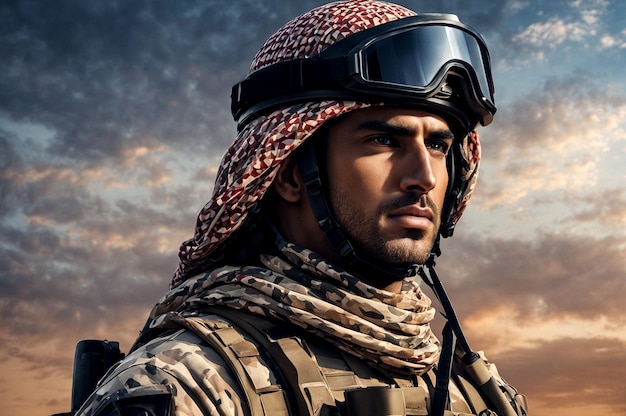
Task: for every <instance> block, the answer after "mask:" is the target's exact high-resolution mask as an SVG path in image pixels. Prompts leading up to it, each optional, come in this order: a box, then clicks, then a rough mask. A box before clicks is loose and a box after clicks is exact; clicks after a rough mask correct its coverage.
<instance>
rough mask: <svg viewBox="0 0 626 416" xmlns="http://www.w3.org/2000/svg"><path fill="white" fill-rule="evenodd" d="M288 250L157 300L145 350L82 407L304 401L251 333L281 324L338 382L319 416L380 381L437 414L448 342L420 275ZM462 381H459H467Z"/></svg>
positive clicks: (218, 411)
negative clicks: (355, 268)
mask: <svg viewBox="0 0 626 416" xmlns="http://www.w3.org/2000/svg"><path fill="white" fill-rule="evenodd" d="M281 252H282V256H263V257H262V263H263V266H255V267H252V266H247V267H234V266H226V267H221V268H218V269H215V270H214V271H212V272H210V273H205V274H202V275H198V276H196V277H195V278H192V279H188V280H187V281H186V282H185V283H184V284H183V285H181V286H179V287H177V288H176V289H173V290H172V291H170V292H169V293H168V294H167V295H166V296H165V297H164V298H163V299H162V300H161V301H160V302H159V303H158V304H157V305H156V306H155V307H154V309H153V311H152V315H151V317H150V319H149V320H148V323H147V324H146V327H145V328H144V331H143V334H142V336H141V337H140V339H139V340H138V343H137V348H136V349H135V351H133V352H132V353H131V354H130V355H129V356H128V357H126V359H124V360H123V361H122V362H121V363H120V364H118V365H117V366H116V367H114V368H113V369H112V370H111V371H110V372H109V373H108V374H107V375H106V376H105V377H104V379H103V381H102V382H101V383H100V384H99V386H98V388H97V390H96V392H95V393H94V394H93V395H92V396H91V397H90V399H89V400H88V401H87V403H86V404H85V405H84V406H83V408H82V409H81V410H80V411H79V412H78V415H85V416H90V415H98V414H109V413H107V412H108V410H107V411H105V409H109V410H110V409H112V406H114V405H115V403H117V405H118V406H122V407H123V406H127V405H132V403H134V402H133V400H134V401H136V402H138V403H140V402H141V400H145V399H146V398H148V399H149V398H150V397H162V398H163V400H165V399H166V398H168V397H170V395H171V402H168V403H170V404H169V405H170V406H171V407H172V409H174V410H175V414H177V415H198V414H212V415H213V414H215V415H242V414H247V411H248V410H247V409H248V408H249V407H250V406H251V404H250V397H249V396H250V394H249V393H248V392H247V390H246V388H243V387H242V382H248V383H250V385H251V386H252V391H253V392H255V393H256V394H258V395H260V396H262V395H265V394H269V395H271V394H280V397H281V398H282V397H287V402H289V401H292V402H293V398H290V397H288V396H289V395H290V394H291V393H293V389H294V388H297V386H296V387H294V386H291V385H289V383H287V382H285V381H284V380H285V378H284V376H283V375H281V373H282V371H283V370H284V369H278V368H277V365H276V362H273V360H272V358H271V357H274V355H272V354H273V353H272V351H267V350H266V345H264V343H262V342H259V341H258V337H255V336H253V335H252V334H251V333H250V332H246V328H247V329H248V331H250V330H251V328H252V327H254V328H263V326H266V327H268V328H270V329H274V328H280V331H279V332H280V333H281V335H280V336H276V335H272V336H271V337H272V342H278V340H279V339H280V340H289V341H284V342H294V341H293V340H297V341H296V343H295V344H294V345H296V344H297V345H299V346H301V347H302V348H301V349H302V352H303V353H304V355H302V354H301V355H300V357H301V358H300V360H302V359H304V360H310V361H311V362H312V363H314V364H315V366H316V367H317V368H319V372H320V374H321V375H320V377H319V381H320V382H321V383H323V384H324V385H325V386H326V387H325V389H327V390H326V392H325V396H324V397H322V399H317V398H314V399H312V402H311V403H309V409H310V411H311V413H310V414H335V413H334V412H333V413H328V412H330V411H331V409H332V410H333V411H335V410H336V409H338V410H337V411H339V412H342V409H344V410H343V411H345V403H346V397H345V391H346V390H348V391H349V390H354V389H359V388H364V387H373V386H379V387H381V386H384V387H390V386H393V387H396V388H404V389H411V388H413V390H406V391H410V392H411V397H412V400H413V405H412V406H413V407H412V409H413V410H412V411H413V413H406V414H428V413H427V412H428V407H429V398H430V394H431V390H432V386H433V376H434V373H433V371H432V369H433V367H434V366H435V364H436V362H437V359H438V354H439V341H438V340H437V339H436V338H435V336H434V335H433V334H432V332H431V331H430V326H429V322H430V320H431V319H432V317H433V315H434V310H433V309H432V307H431V305H430V300H429V299H428V298H427V297H426V295H425V294H424V293H422V292H421V290H420V288H419V285H418V284H417V282H416V281H415V280H412V279H407V280H406V281H405V282H404V290H403V291H402V293H400V294H393V293H390V292H386V291H383V290H380V289H376V288H374V287H371V286H368V285H366V284H364V283H363V282H361V281H360V280H358V279H356V278H354V277H353V276H351V275H350V274H348V273H346V272H345V271H342V270H340V269H337V268H336V267H334V266H333V265H331V264H330V263H327V262H326V261H324V260H323V259H322V258H321V257H319V256H318V255H316V254H315V253H313V252H311V251H309V250H306V249H301V248H298V247H296V246H294V245H292V244H286V245H285V246H283V247H281ZM305 283H306V285H305ZM220 310H222V311H224V313H221V312H220ZM227 311H230V312H227ZM213 312H215V313H213ZM274 332H276V331H274ZM270 333H271V332H270V331H267V334H270ZM232 352H234V355H233V354H232ZM392 354H393V355H392ZM267 357H270V358H269V360H270V361H272V362H268V359H267ZM491 368H492V369H493V371H494V375H496V376H497V371H496V370H495V367H491ZM238 372H239V373H238ZM497 377H498V380H500V381H501V384H502V386H505V387H507V388H509V389H510V390H509V391H510V392H512V395H515V391H514V390H513V389H512V388H510V387H509V386H508V385H507V384H506V383H505V382H504V381H503V380H502V379H501V378H500V377H499V376H497ZM461 378H462V377H461ZM461 378H456V379H455V380H456V382H457V383H461V384H463V382H462V381H461ZM280 380H282V382H281V381H280ZM462 387H463V389H467V388H468V387H467V385H466V386H462ZM418 390H419V394H418ZM290 392H291V393H290ZM283 394H284V395H285V396H283ZM314 394H316V393H311V395H314ZM407 394H408V393H407ZM159 395H160V396H159ZM267 397H271V396H267ZM275 399H276V397H274V398H272V399H271V400H268V399H265V400H263V399H261V401H260V402H261V403H265V406H266V407H267V406H276V407H277V408H278V410H277V411H275V412H272V413H271V414H277V415H278V414H280V413H278V411H284V412H285V413H283V414H301V413H287V412H288V411H287V409H286V407H285V406H287V405H284V404H282V405H281V403H283V402H284V399H281V400H282V401H280V400H275ZM511 399H513V397H511ZM450 400H451V406H452V410H454V411H455V412H457V413H459V414H476V413H473V411H472V407H471V406H475V407H478V408H479V409H482V408H483V407H485V406H484V404H482V403H478V404H477V403H472V405H470V404H468V399H467V398H466V397H465V396H464V395H463V394H462V393H461V389H460V388H459V387H458V386H457V385H456V384H455V383H454V382H453V383H451V385H450ZM405 401H406V400H405ZM128 403H130V404H128ZM277 403H278V404H277ZM316 403H317V405H316ZM320 403H321V404H320ZM107 406H110V407H108V408H107ZM291 407H292V408H293V407H294V406H293V404H291ZM335 407H336V409H335ZM253 410H254V409H253ZM409 410H410V409H407V411H409ZM99 411H101V412H102V413H99ZM156 414H167V413H156ZM252 414H256V413H252ZM339 414H345V413H339Z"/></svg>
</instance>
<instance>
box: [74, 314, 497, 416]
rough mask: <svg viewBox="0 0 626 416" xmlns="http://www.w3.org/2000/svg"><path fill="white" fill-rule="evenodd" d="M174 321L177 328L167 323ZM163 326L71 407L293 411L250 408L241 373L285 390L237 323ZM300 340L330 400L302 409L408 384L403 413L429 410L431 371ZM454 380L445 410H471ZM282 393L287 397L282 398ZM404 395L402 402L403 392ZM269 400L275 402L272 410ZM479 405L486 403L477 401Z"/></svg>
mask: <svg viewBox="0 0 626 416" xmlns="http://www.w3.org/2000/svg"><path fill="white" fill-rule="evenodd" d="M174 321H175V322H174ZM173 322H174V323H175V324H174V325H172V323H173ZM253 322H254V321H253ZM176 326H178V328H179V329H177V330H172V329H173V328H175V327H176ZM165 327H166V328H168V329H169V330H168V332H166V333H164V334H162V335H160V336H157V337H156V338H154V339H153V340H151V341H150V342H148V343H147V344H145V345H143V346H142V347H140V348H138V349H136V350H135V351H134V352H132V353H131V354H129V355H128V356H127V357H126V358H125V359H123V360H122V361H121V362H119V363H118V364H117V365H115V366H114V367H113V368H112V369H111V370H110V371H109V372H108V373H107V374H106V375H105V376H104V377H103V379H102V380H101V382H100V383H99V385H98V387H97V389H96V391H95V392H94V393H93V394H92V395H91V396H90V398H89V399H88V400H87V401H86V402H85V404H84V405H83V406H82V408H81V409H80V410H79V411H78V412H77V413H76V415H77V416H78V415H80V416H105V415H106V416H108V415H154V416H161V415H163V416H165V415H181V416H187V415H189V416H191V415H220V416H227V415H228V416H238V415H247V414H252V415H255V416H256V415H258V414H271V415H272V416H279V415H289V414H301V413H294V411H293V408H294V406H293V403H291V409H292V410H291V411H290V410H287V408H286V407H285V406H284V405H280V403H279V405H278V407H276V404H275V403H276V401H275V400H274V401H271V400H265V407H266V408H265V409H264V411H261V412H259V410H258V409H257V410H256V412H255V410H254V409H253V408H252V409H251V406H250V403H249V402H250V400H249V398H250V394H249V392H246V391H244V389H243V388H242V385H241V380H242V379H244V380H247V381H248V382H249V383H250V384H251V385H252V386H253V388H254V390H255V391H256V392H257V393H258V394H259V395H260V396H261V395H263V394H275V393H277V392H278V393H280V395H281V397H285V396H283V394H284V395H287V396H288V395H289V393H288V389H284V388H282V387H281V386H280V384H281V383H280V381H279V377H280V376H279V375H278V374H277V372H276V371H275V370H273V369H272V366H271V365H270V363H268V362H267V361H266V360H265V359H264V358H263V356H264V354H260V353H259V351H262V350H263V346H262V345H259V344H258V343H257V342H255V341H254V340H253V339H251V338H250V337H249V336H248V335H247V334H245V333H241V331H240V330H238V331H233V328H234V327H233V323H231V322H229V321H228V320H226V319H224V318H223V317H221V316H216V315H199V316H194V317H191V318H189V317H187V318H182V317H180V316H178V317H174V318H173V319H172V320H171V321H170V322H169V323H168V324H167V325H165ZM215 333H217V334H218V338H217V339H220V340H221V341H222V342H223V344H224V348H214V347H212V346H211V345H212V344H211V342H207V334H215ZM302 344H303V345H305V346H306V348H305V351H306V352H307V353H308V354H309V355H310V356H311V359H312V360H313V361H314V362H315V363H316V364H318V365H319V368H320V370H321V373H322V374H323V376H322V378H323V380H324V383H325V384H327V385H328V386H329V387H330V390H331V392H332V396H333V399H334V403H330V406H327V405H324V404H322V405H321V406H320V405H318V406H313V407H312V408H310V409H309V410H310V414H315V415H342V414H349V413H346V409H345V406H346V403H345V397H346V396H345V391H347V390H351V389H361V388H364V387H402V388H407V387H414V389H413V390H412V392H411V397H412V399H411V400H412V402H413V404H412V405H411V406H405V413H404V414H407V415H428V414H429V413H428V412H429V406H430V395H431V393H432V385H433V379H434V375H433V372H432V371H431V372H430V373H429V374H426V375H424V376H422V377H414V378H413V379H411V378H410V377H407V378H403V377H392V376H389V375H388V374H382V373H381V372H379V371H377V370H376V369H373V368H368V366H367V365H363V363H362V362H358V360H352V362H350V359H349V357H347V356H346V355H345V354H342V353H341V352H340V351H337V350H331V349H329V348H328V344H325V343H324V341H323V340H321V339H319V340H315V339H308V340H307V341H304V342H302ZM224 351H235V352H236V355H237V356H238V357H239V358H238V360H239V364H241V363H243V364H244V365H243V366H242V368H243V372H245V375H242V374H239V375H238V374H236V371H233V365H232V363H229V362H227V361H228V357H225V354H224ZM265 357H267V355H265ZM346 380H348V381H346ZM457 384H459V385H460V388H459V385H457ZM462 384H463V382H462V380H460V379H458V378H454V379H453V381H452V382H451V384H450V389H449V392H450V402H451V411H447V412H446V414H447V415H460V416H464V415H472V414H478V413H474V412H473V411H472V407H471V405H470V404H469V403H468V401H467V400H466V398H465V396H464V395H463V394H462V393H461V389H467V385H465V386H463V385H462ZM396 390H397V389H396ZM418 390H419V392H418ZM307 391H308V390H307ZM464 391H465V390H464ZM416 392H417V393H419V394H417V393H416ZM309 394H311V393H309ZM266 397H270V396H266ZM289 401H290V398H289V397H287V399H286V402H289ZM404 401H405V402H408V401H407V400H406V398H405V400H404ZM261 403H263V400H261ZM267 403H270V404H269V405H268V404H267ZM272 403H274V404H272ZM327 404H328V403H327ZM272 406H275V409H274V410H273V411H272V410H271V408H272ZM286 406H290V405H286ZM481 406H482V407H486V406H485V405H484V403H483V404H482V405H481ZM479 408H480V407H479ZM268 409H269V411H268ZM342 409H343V410H342ZM296 412H297V411H296ZM489 412H490V411H488V410H487V411H483V413H480V414H481V415H495V414H496V413H493V412H491V413H489ZM352 414H354V413H352ZM369 414H378V413H369Z"/></svg>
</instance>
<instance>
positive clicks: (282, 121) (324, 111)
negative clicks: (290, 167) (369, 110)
mask: <svg viewBox="0 0 626 416" xmlns="http://www.w3.org/2000/svg"><path fill="white" fill-rule="evenodd" d="M414 15H415V12H413V11H411V10H409V9H406V8H404V7H401V6H398V5H395V4H390V3H386V2H382V1H376V0H348V1H340V2H336V3H330V4H326V5H323V6H320V7H318V8H315V9H313V10H311V11H309V12H307V13H305V14H303V15H301V16H299V17H296V18H295V19H293V20H292V21H290V22H288V23H287V24H285V25H284V26H283V27H282V28H280V29H279V30H278V31H277V32H276V33H275V34H274V35H272V36H271V37H270V38H269V39H268V40H267V42H265V44H264V45H263V46H262V47H261V49H260V50H259V52H258V53H257V55H256V56H255V57H254V59H253V61H252V65H251V67H250V72H253V71H255V70H258V69H260V68H263V67H265V66H268V65H271V64H274V63H277V62H282V61H287V60H291V59H296V58H303V57H307V56H311V55H315V54H318V53H320V52H321V51H323V50H324V49H325V48H327V47H328V46H330V45H332V44H334V43H335V42H337V41H339V40H341V39H343V38H345V37H347V36H349V35H352V34H354V33H357V32H360V31H362V30H365V29H368V28H371V27H374V26H378V25H380V24H383V23H387V22H390V21H393V20H397V19H402V18H405V17H409V16H414ZM372 105H373V104H372V103H364V102H354V101H321V102H309V103H300V104H295V105H292V106H289V107H286V108H282V109H279V110H276V111H273V112H272V113H270V114H267V115H264V116H261V117H259V118H257V119H255V120H253V121H252V122H250V123H249V124H247V125H246V126H245V128H243V129H242V130H241V131H240V132H239V134H238V135H237V138H236V139H235V142H234V143H233V144H232V146H231V147H230V148H229V149H228V151H227V152H226V154H225V155H224V157H223V159H222V163H221V165H220V168H219V171H218V174H217V178H216V182H215V188H214V190H213V196H212V198H211V200H210V201H209V202H208V203H207V204H206V205H205V206H204V208H203V209H202V211H201V212H200V214H199V215H198V219H197V222H196V230H195V235H194V237H193V238H191V239H189V240H187V241H184V242H183V243H182V244H181V247H180V250H179V265H178V269H177V270H176V273H175V275H174V278H173V280H172V282H171V286H172V287H176V286H178V285H180V284H181V283H182V282H183V281H184V280H185V279H187V278H189V277H191V276H193V275H194V274H197V273H200V272H202V271H203V270H206V269H207V268H208V267H209V266H210V265H211V261H210V254H211V253H212V252H213V251H214V250H215V249H216V248H217V247H218V246H220V245H221V244H222V243H224V241H225V240H226V239H227V238H228V237H229V236H230V235H231V234H232V233H233V232H234V231H235V230H237V229H238V228H239V227H240V226H241V225H242V223H243V222H244V220H245V219H246V217H247V215H248V213H249V212H250V210H251V209H252V208H253V207H254V205H255V204H256V203H257V202H258V201H259V200H260V199H261V198H262V197H263V195H264V194H265V192H266V191H267V189H268V188H269V187H270V185H271V184H272V182H273V180H274V177H275V176H276V173H277V171H278V169H279V168H280V166H281V163H282V162H283V161H284V160H285V158H287V156H289V155H290V154H291V153H292V152H293V150H294V149H296V148H297V147H298V146H299V145H300V144H301V143H302V142H303V141H304V140H306V139H307V138H308V137H310V136H311V135H312V134H313V133H314V132H315V131H316V130H317V129H318V128H319V127H320V126H321V125H322V124H323V123H324V122H326V121H328V120H330V119H332V118H334V117H337V116H339V115H341V114H345V113H347V112H349V111H353V110H356V109H360V108H365V107H368V106H372ZM469 137H470V139H471V140H464V143H463V145H462V153H465V154H464V155H463V158H464V159H465V160H466V162H467V163H464V164H463V165H464V169H463V170H464V172H460V174H461V177H464V178H466V180H465V181H464V185H463V188H464V189H465V190H466V192H461V194H460V195H459V197H458V200H457V201H456V206H457V208H456V209H455V212H454V218H455V221H456V220H458V217H460V215H461V212H462V210H463V209H464V207H465V205H466V203H467V200H469V196H470V194H471V191H472V189H473V184H474V182H475V179H476V174H477V171H478V162H479V159H480V147H479V142H478V136H477V135H475V134H474V135H470V136H469Z"/></svg>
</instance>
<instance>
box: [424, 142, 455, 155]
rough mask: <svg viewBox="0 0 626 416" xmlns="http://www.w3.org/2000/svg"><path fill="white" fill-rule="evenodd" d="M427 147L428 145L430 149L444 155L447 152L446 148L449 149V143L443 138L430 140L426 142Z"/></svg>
mask: <svg viewBox="0 0 626 416" xmlns="http://www.w3.org/2000/svg"><path fill="white" fill-rule="evenodd" d="M428 147H430V148H431V149H432V150H434V151H436V152H440V153H443V154H444V155H445V154H448V150H450V144H449V143H448V142H446V141H443V140H433V141H430V142H429V143H428Z"/></svg>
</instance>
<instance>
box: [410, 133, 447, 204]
mask: <svg viewBox="0 0 626 416" xmlns="http://www.w3.org/2000/svg"><path fill="white" fill-rule="evenodd" d="M433 162H434V161H433V157H432V156H431V154H430V152H429V151H428V149H427V148H426V146H425V145H423V144H421V145H419V146H415V148H413V149H411V151H408V152H407V153H406V154H405V155H404V157H403V160H402V162H401V163H402V166H399V167H400V168H401V169H402V179H401V181H400V187H401V188H402V190H403V191H405V192H419V193H424V194H425V193H428V192H429V191H431V190H432V189H433V188H434V187H435V186H436V185H437V175H436V174H435V169H434V166H433ZM444 163H445V161H444Z"/></svg>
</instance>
